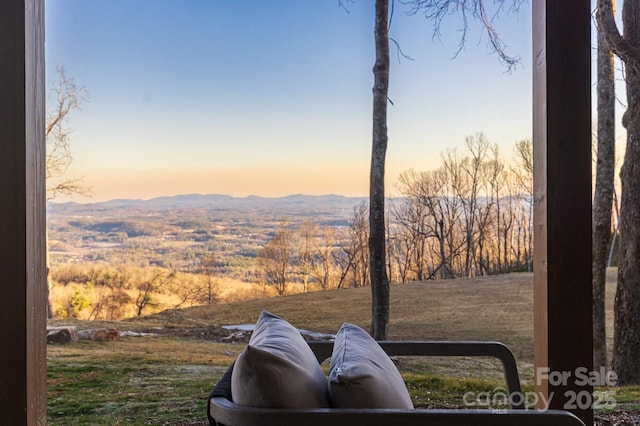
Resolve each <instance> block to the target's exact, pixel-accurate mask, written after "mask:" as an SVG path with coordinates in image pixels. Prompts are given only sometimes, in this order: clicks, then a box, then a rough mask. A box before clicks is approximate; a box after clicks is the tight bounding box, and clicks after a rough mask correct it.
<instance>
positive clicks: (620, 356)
mask: <svg viewBox="0 0 640 426" xmlns="http://www.w3.org/2000/svg"><path fill="white" fill-rule="evenodd" d="M598 24H599V26H600V28H601V29H602V30H603V31H604V34H605V37H606V40H607V43H608V44H609V47H610V48H611V50H612V51H613V52H614V53H615V54H616V55H618V56H619V57H620V58H621V59H622V60H623V61H624V63H625V69H626V73H627V75H626V84H627V111H626V112H625V114H624V116H623V118H622V124H623V126H624V127H625V128H626V129H627V148H626V153H625V156H624V163H623V165H622V170H621V171H620V182H621V184H622V195H621V198H620V203H621V205H620V255H619V267H618V288H617V291H616V299H615V305H614V317H615V319H614V324H615V330H614V336H613V360H612V367H613V369H614V370H615V372H616V373H617V374H618V379H619V380H618V384H620V385H631V384H640V363H638V360H640V262H639V261H638V259H640V2H638V1H637V0H631V1H625V2H624V4H623V6H622V25H623V27H624V37H623V36H622V35H620V32H619V31H618V28H617V26H616V23H615V21H614V17H613V10H612V7H611V4H610V3H608V0H598Z"/></svg>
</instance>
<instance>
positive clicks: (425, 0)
mask: <svg viewBox="0 0 640 426" xmlns="http://www.w3.org/2000/svg"><path fill="white" fill-rule="evenodd" d="M401 3H404V4H407V5H409V8H410V10H409V13H411V14H417V13H422V14H423V15H424V17H425V18H427V20H429V21H430V22H431V23H432V24H433V35H434V37H438V36H439V35H440V27H441V24H442V21H444V19H445V18H446V17H448V16H451V15H454V16H457V17H459V18H460V24H461V28H460V34H461V36H460V40H459V42H458V50H457V51H456V56H457V55H458V54H459V53H460V52H462V50H463V49H464V46H465V43H466V40H467V34H468V31H469V22H470V21H478V22H480V23H481V24H482V26H483V29H484V31H485V32H486V34H487V44H488V46H487V47H488V48H489V50H490V51H492V52H495V53H496V54H497V55H498V58H499V59H500V62H502V63H503V64H504V65H505V66H506V67H507V70H508V71H511V70H512V69H513V68H515V67H516V66H517V65H518V64H519V63H520V58H519V57H518V56H510V55H508V54H507V53H506V45H505V43H504V41H503V40H502V39H501V38H500V35H499V34H498V31H497V30H496V28H495V27H494V25H493V21H494V20H495V18H497V17H498V16H499V15H500V14H501V13H502V12H504V11H505V9H506V12H507V13H515V12H517V11H518V10H519V9H520V6H522V4H524V3H526V0H493V1H492V2H491V7H492V9H491V10H490V11H487V9H486V7H485V1H484V0H401Z"/></svg>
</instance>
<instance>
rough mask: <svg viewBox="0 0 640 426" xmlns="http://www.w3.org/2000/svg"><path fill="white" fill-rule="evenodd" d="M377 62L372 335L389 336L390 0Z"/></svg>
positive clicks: (381, 3)
mask: <svg viewBox="0 0 640 426" xmlns="http://www.w3.org/2000/svg"><path fill="white" fill-rule="evenodd" d="M375 20H376V22H375V30H374V33H375V46H376V62H375V65H374V66H373V76H374V84H373V144H372V150H371V175H370V181H369V253H370V265H371V267H370V274H371V296H372V297H371V335H372V336H373V338H374V339H376V340H384V339H386V338H387V330H388V328H389V278H388V277H387V271H386V262H385V256H386V250H385V220H384V169H385V157H386V154H387V140H388V138H387V97H388V95H387V94H388V89H389V29H388V22H389V0H376V7H375Z"/></svg>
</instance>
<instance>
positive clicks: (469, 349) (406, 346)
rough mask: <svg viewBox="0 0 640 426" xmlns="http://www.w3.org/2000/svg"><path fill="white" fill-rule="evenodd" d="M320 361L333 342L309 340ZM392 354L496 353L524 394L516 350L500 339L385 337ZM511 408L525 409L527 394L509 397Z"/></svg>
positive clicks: (510, 388)
mask: <svg viewBox="0 0 640 426" xmlns="http://www.w3.org/2000/svg"><path fill="white" fill-rule="evenodd" d="M308 343H309V346H311V349H312V350H313V353H314V354H315V355H316V358H318V362H323V361H324V360H326V359H327V358H329V357H330V356H331V352H332V351H333V342H308ZM378 343H379V344H380V346H382V349H384V350H385V352H386V353H387V354H388V355H389V356H468V357H493V358H497V359H499V360H500V361H501V362H502V368H503V371H504V378H505V382H506V385H507V392H508V393H509V395H513V394H518V396H521V395H522V390H521V388H520V377H519V375H518V368H517V366H516V359H515V357H514V356H513V352H511V350H510V349H509V348H508V347H506V346H505V345H504V344H502V343H500V342H474V341H470V342H453V341H382V342H378ZM509 401H511V402H513V405H512V406H511V408H512V409H524V398H517V397H516V398H509Z"/></svg>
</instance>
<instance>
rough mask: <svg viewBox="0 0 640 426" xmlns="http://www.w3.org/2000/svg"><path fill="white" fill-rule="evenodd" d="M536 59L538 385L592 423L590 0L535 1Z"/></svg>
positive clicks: (542, 392) (541, 393)
mask: <svg viewBox="0 0 640 426" xmlns="http://www.w3.org/2000/svg"><path fill="white" fill-rule="evenodd" d="M533 60H534V64H533V66H534V69H533V150H534V203H535V204H534V235H535V247H534V336H535V339H534V341H535V343H534V345H535V349H534V363H535V367H536V391H537V392H538V395H539V396H541V397H543V398H545V399H547V400H548V399H549V398H550V399H551V400H550V406H549V408H555V409H570V411H572V412H573V413H574V414H576V415H577V416H579V417H580V418H581V419H582V420H583V421H584V422H585V424H592V423H593V411H592V409H591V405H590V404H589V407H587V408H585V407H584V400H585V399H586V398H589V399H590V398H591V392H592V387H591V386H589V385H586V384H585V385H581V380H580V373H581V372H582V371H584V372H591V371H592V367H593V365H592V363H593V361H592V352H593V340H592V318H591V307H592V289H591V73H590V71H591V5H590V1H589V0H563V1H558V0H534V2H533ZM581 369H584V370H581ZM546 373H549V374H551V378H552V379H553V380H547V374H546ZM576 373H577V374H576ZM559 375H564V376H559ZM562 377H564V378H566V380H565V379H563V378H562ZM556 379H557V380H556ZM576 396H577V397H578V398H577V399H576V398H574V399H573V401H572V398H573V397H576ZM540 399H542V398H540ZM589 402H590V401H589ZM572 403H573V404H572ZM574 404H575V406H574ZM542 405H543V404H542V403H539V407H542Z"/></svg>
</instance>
